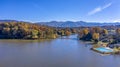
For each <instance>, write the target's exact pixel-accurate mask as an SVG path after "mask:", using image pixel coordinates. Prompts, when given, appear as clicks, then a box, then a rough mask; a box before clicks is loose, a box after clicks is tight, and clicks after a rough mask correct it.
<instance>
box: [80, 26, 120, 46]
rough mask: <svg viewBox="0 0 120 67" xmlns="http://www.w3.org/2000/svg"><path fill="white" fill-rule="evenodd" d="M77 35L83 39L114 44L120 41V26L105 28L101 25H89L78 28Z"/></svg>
mask: <svg viewBox="0 0 120 67" xmlns="http://www.w3.org/2000/svg"><path fill="white" fill-rule="evenodd" d="M78 37H79V39H80V40H84V41H94V42H96V43H97V42H99V41H102V42H108V43H109V44H115V43H118V42H120V28H116V29H112V28H111V29H110V28H109V29H107V28H102V27H90V28H83V29H81V30H80V32H79V34H78Z"/></svg>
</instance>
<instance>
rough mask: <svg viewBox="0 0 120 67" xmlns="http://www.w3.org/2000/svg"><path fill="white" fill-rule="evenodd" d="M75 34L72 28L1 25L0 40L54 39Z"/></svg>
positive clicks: (12, 23)
mask: <svg viewBox="0 0 120 67" xmlns="http://www.w3.org/2000/svg"><path fill="white" fill-rule="evenodd" d="M72 33H75V30H74V29H70V28H61V29H60V28H54V27H48V26H43V25H37V24H33V23H25V22H4V23H0V39H48V38H50V39H52V38H57V37H59V36H69V35H70V34H72Z"/></svg>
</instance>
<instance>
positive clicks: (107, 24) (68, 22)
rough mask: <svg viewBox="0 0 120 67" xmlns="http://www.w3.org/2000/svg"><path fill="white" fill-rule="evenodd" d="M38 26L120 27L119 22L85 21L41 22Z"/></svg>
mask: <svg viewBox="0 0 120 67" xmlns="http://www.w3.org/2000/svg"><path fill="white" fill-rule="evenodd" d="M38 24H41V25H47V26H52V27H81V26H83V27H91V26H116V25H120V23H119V22H115V23H113V22H110V23H99V22H84V21H77V22H73V21H65V22H57V21H51V22H39V23H38Z"/></svg>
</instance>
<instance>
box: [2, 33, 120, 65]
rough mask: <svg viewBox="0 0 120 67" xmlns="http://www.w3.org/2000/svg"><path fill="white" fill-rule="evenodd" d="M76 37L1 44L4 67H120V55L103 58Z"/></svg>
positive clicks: (6, 41) (10, 41)
mask: <svg viewBox="0 0 120 67" xmlns="http://www.w3.org/2000/svg"><path fill="white" fill-rule="evenodd" d="M90 47H91V45H90V44H87V43H85V42H82V41H79V40H77V38H76V35H71V36H69V37H65V36H64V37H63V38H57V39H51V40H42V41H39V40H0V67H120V55H105V56H102V55H100V54H99V53H96V52H94V51H92V50H90Z"/></svg>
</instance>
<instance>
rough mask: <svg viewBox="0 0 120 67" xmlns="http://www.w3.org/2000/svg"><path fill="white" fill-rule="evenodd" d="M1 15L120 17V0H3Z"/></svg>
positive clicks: (61, 18) (109, 19) (16, 17)
mask: <svg viewBox="0 0 120 67" xmlns="http://www.w3.org/2000/svg"><path fill="white" fill-rule="evenodd" d="M0 19H12V20H25V21H33V22H36V21H89V22H118V21H120V0H0Z"/></svg>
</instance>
